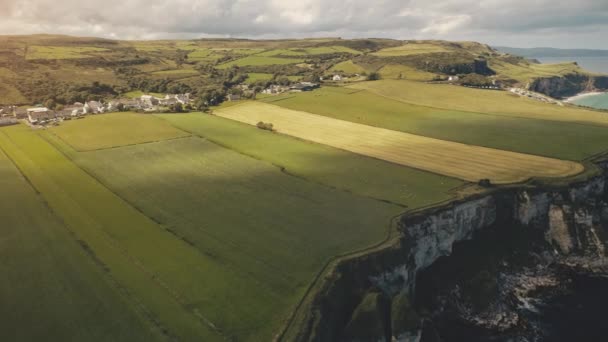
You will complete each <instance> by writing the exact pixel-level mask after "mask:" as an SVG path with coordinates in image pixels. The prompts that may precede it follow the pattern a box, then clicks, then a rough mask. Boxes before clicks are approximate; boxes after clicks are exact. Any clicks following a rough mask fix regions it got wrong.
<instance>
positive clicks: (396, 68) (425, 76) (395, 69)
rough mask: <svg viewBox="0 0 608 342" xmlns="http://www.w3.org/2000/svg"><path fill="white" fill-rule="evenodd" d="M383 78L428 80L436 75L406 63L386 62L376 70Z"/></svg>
mask: <svg viewBox="0 0 608 342" xmlns="http://www.w3.org/2000/svg"><path fill="white" fill-rule="evenodd" d="M378 72H379V73H380V76H381V77H382V78H383V79H407V80H412V81H430V80H432V79H433V77H435V76H436V75H435V74H433V73H430V72H426V71H422V70H418V69H416V68H412V67H409V66H407V65H399V64H387V65H385V66H383V67H382V68H380V70H378Z"/></svg>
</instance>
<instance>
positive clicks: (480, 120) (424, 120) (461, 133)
mask: <svg viewBox="0 0 608 342" xmlns="http://www.w3.org/2000/svg"><path fill="white" fill-rule="evenodd" d="M389 82H390V83H389ZM371 83H374V84H375V83H378V84H377V85H374V86H378V87H381V86H382V85H383V84H384V83H388V84H393V83H394V84H397V85H399V84H401V83H403V84H406V85H407V89H406V90H404V91H403V92H397V90H391V91H392V92H393V93H392V94H393V95H395V96H400V97H402V98H406V99H407V100H411V101H423V103H426V104H429V105H432V104H435V103H436V104H438V105H441V104H444V103H445V102H443V96H448V97H449V96H450V94H449V91H451V90H452V89H454V91H461V89H462V91H464V92H466V93H467V94H468V97H469V101H468V102H467V101H465V100H463V99H455V101H456V100H457V101H458V103H459V104H460V105H461V106H462V107H465V108H479V109H483V108H492V109H495V110H501V111H503V112H507V114H498V115H489V114H486V113H474V112H468V111H458V110H451V109H444V108H434V107H431V106H424V105H417V104H412V103H408V102H405V101H399V100H396V99H391V98H388V97H384V96H380V95H377V94H375V93H372V92H369V91H365V90H357V89H352V88H351V87H349V88H339V87H324V88H321V89H318V90H315V91H313V92H306V93H300V94H289V95H283V96H277V97H272V98H266V99H263V100H261V101H264V102H268V103H272V104H276V105H278V106H281V107H284V108H288V109H293V110H299V111H305V112H310V113H314V114H319V115H324V116H327V117H331V118H335V119H340V120H346V121H351V122H356V123H360V124H365V125H370V126H375V127H381V128H386V129H391V130H395V131H401V132H405V133H412V134H417V135H423V136H427V137H431V138H436V139H442V140H449V141H455V142H460V143H464V144H470V145H477V146H485V147H491V148H496V149H501V150H508V151H515V152H521V153H528V154H535V155H540V156H545V157H552V158H558V159H567V160H583V159H586V158H589V157H591V156H593V155H596V154H598V153H602V152H604V151H606V150H608V128H607V127H604V126H599V125H596V124H573V123H568V122H561V121H549V120H539V119H530V118H522V117H517V116H518V115H519V116H523V114H521V113H519V112H516V111H515V109H516V108H523V109H527V110H528V111H529V112H530V113H532V114H534V115H539V116H543V117H546V113H550V111H551V110H559V111H560V112H561V110H565V113H568V109H564V108H561V107H558V106H552V105H540V104H537V103H530V101H529V100H524V99H519V98H513V97H511V96H509V95H507V94H505V93H504V92H495V91H482V90H480V91H479V93H478V92H477V91H475V92H473V94H475V95H477V96H476V97H474V96H472V95H471V94H470V93H469V91H471V89H468V88H462V87H454V86H443V85H426V84H422V83H414V82H407V81H376V82H369V84H371ZM365 84H366V83H363V84H361V83H360V84H358V85H365ZM355 86H356V85H355ZM416 87H423V88H426V87H437V88H431V89H430V90H427V91H433V90H434V93H433V95H434V96H433V97H431V96H429V95H427V94H426V93H425V92H424V91H419V90H417V88H416ZM397 89H401V88H397ZM442 90H443V91H444V92H445V91H448V92H447V93H445V94H443V93H441V92H440V91H442ZM407 91H411V92H412V93H414V95H410V94H409V93H407ZM442 94H443V95H442ZM416 95H418V96H416ZM483 96H488V97H489V98H490V99H492V98H494V97H495V96H498V98H502V97H505V98H507V99H508V100H507V104H509V103H510V102H509V101H515V103H516V104H519V103H520V102H519V101H521V103H522V104H521V106H520V107H514V106H513V107H512V108H511V109H510V108H509V106H505V107H500V106H498V105H496V104H494V103H492V102H491V101H490V100H488V99H487V98H484V97H483ZM497 101H498V100H497ZM497 103H499V102H497ZM446 106H447V104H446ZM489 106H491V107H489ZM545 109H546V110H547V112H544V111H543V110H545ZM577 112H578V110H574V112H573V113H577ZM508 113H514V114H508ZM543 113H544V114H543ZM586 113H593V114H600V113H595V112H588V111H587V112H586ZM560 115H561V114H560ZM603 115H605V114H603ZM529 116H533V115H529ZM564 141H568V143H567V144H564V143H563V142H564Z"/></svg>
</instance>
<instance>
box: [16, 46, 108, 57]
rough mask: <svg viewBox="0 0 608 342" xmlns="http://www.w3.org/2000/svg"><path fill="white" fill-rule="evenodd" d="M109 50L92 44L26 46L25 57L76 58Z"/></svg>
mask: <svg viewBox="0 0 608 342" xmlns="http://www.w3.org/2000/svg"><path fill="white" fill-rule="evenodd" d="M104 51H109V50H108V49H104V48H99V47H93V46H40V45H32V46H28V48H27V54H26V55H25V59H28V60H34V59H78V58H88V57H92V55H91V53H94V52H104Z"/></svg>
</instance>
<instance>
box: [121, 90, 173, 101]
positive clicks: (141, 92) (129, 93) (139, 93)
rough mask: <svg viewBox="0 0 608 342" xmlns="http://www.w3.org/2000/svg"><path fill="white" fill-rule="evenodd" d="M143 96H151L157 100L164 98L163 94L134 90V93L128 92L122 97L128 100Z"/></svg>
mask: <svg viewBox="0 0 608 342" xmlns="http://www.w3.org/2000/svg"><path fill="white" fill-rule="evenodd" d="M143 95H152V96H154V97H159V98H164V97H165V94H163V93H148V92H143V91H141V90H134V91H130V92H128V93H124V94H123V96H124V97H127V98H130V99H138V98H140V97H142V96H143Z"/></svg>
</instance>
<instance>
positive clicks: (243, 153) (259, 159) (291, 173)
mask: <svg viewBox="0 0 608 342" xmlns="http://www.w3.org/2000/svg"><path fill="white" fill-rule="evenodd" d="M218 117H219V118H222V119H226V120H230V119H227V118H224V117H221V116H218ZM231 121H234V120H231ZM237 122H238V121H237ZM239 123H241V124H244V123H242V122H239ZM244 125H247V124H244ZM247 126H251V125H247ZM176 128H179V127H176ZM179 129H183V128H179ZM183 130H184V131H186V132H189V133H191V134H192V136H193V137H197V138H199V139H203V140H206V141H209V142H210V143H212V144H215V145H218V146H220V147H223V148H225V149H228V150H231V151H234V152H236V153H238V154H241V155H243V156H246V157H249V158H253V159H255V160H258V161H261V162H264V163H267V164H270V165H272V166H274V167H276V168H278V169H279V171H281V172H282V173H284V174H286V175H288V176H291V177H294V178H297V179H301V180H303V181H306V182H310V183H313V184H317V185H320V186H323V187H326V188H329V189H333V190H336V191H342V192H345V193H348V194H351V195H353V196H357V197H361V198H368V199H371V200H375V201H379V202H383V203H388V204H392V205H395V206H398V207H401V208H409V207H408V206H407V205H406V204H403V203H398V202H394V201H391V200H388V199H384V198H377V197H373V196H368V195H362V194H359V193H356V192H354V191H352V190H349V189H347V188H340V187H337V186H334V185H330V184H325V183H322V182H319V181H315V180H312V179H309V178H307V177H305V176H302V175H299V174H297V173H293V172H290V171H288V170H287V167H285V166H283V165H280V164H275V163H273V162H271V161H268V160H266V159H263V158H260V157H257V156H255V155H253V154H249V153H246V152H243V151H241V150H238V149H236V148H234V147H231V146H228V145H226V144H223V143H220V142H219V141H217V140H215V139H210V138H208V137H205V136H202V135H200V134H197V133H195V132H191V131H188V130H185V129H183ZM279 134H281V133H279ZM282 135H283V136H287V137H290V138H293V139H297V140H299V141H302V142H305V143H309V144H315V145H321V146H326V145H323V144H319V143H316V142H314V141H308V140H304V139H300V138H298V137H293V136H291V135H287V134H282ZM329 147H331V146H329ZM332 148H335V147H332ZM336 149H338V148H336ZM338 150H340V151H344V152H348V153H353V152H350V151H347V150H342V149H338ZM355 154H356V153H355ZM364 157H367V156H364ZM368 158H372V159H377V160H380V161H383V162H386V163H390V164H393V163H391V162H388V161H386V160H382V159H378V158H373V157H368ZM397 165H398V164H397ZM400 166H401V165H400ZM404 167H407V166H404ZM421 171H424V172H429V171H425V170H421Z"/></svg>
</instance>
